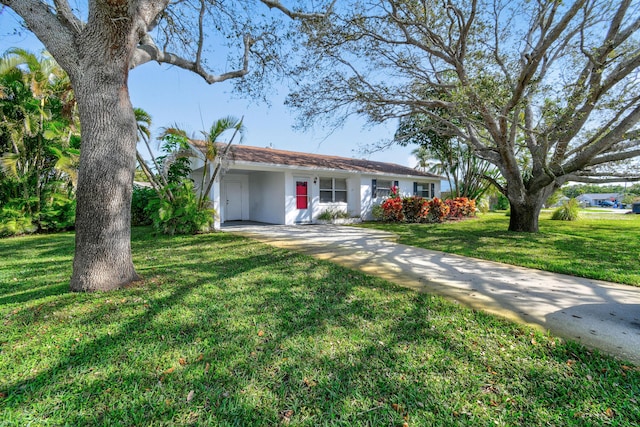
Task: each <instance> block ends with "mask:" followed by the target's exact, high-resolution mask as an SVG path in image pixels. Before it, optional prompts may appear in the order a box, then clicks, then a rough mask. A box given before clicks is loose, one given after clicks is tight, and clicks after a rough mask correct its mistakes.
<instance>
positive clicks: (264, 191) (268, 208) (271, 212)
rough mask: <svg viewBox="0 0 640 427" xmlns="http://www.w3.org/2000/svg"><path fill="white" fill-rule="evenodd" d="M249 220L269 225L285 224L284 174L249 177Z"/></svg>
mask: <svg viewBox="0 0 640 427" xmlns="http://www.w3.org/2000/svg"><path fill="white" fill-rule="evenodd" d="M249 219H251V220H252V221H258V222H267V223H270V224H284V223H285V173H283V172H257V173H252V174H251V175H249Z"/></svg>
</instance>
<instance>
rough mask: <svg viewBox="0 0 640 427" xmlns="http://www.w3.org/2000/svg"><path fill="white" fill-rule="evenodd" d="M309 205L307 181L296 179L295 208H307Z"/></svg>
mask: <svg viewBox="0 0 640 427" xmlns="http://www.w3.org/2000/svg"><path fill="white" fill-rule="evenodd" d="M308 207H309V198H308V188H307V181H296V208H298V209H307V208H308Z"/></svg>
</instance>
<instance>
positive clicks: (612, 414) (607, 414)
mask: <svg viewBox="0 0 640 427" xmlns="http://www.w3.org/2000/svg"><path fill="white" fill-rule="evenodd" d="M604 414H605V415H606V416H607V417H609V418H613V417H614V415H615V413H614V412H613V409H611V408H607V410H606V411H604Z"/></svg>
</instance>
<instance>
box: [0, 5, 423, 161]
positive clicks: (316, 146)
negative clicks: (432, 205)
mask: <svg viewBox="0 0 640 427" xmlns="http://www.w3.org/2000/svg"><path fill="white" fill-rule="evenodd" d="M16 26H17V20H16V18H15V16H14V15H13V13H12V12H10V11H8V10H7V9H4V10H3V11H2V12H1V13H0V29H1V30H0V52H4V51H6V50H7V49H9V48H11V47H22V48H25V49H28V50H31V51H33V52H40V51H41V50H42V45H41V44H40V43H39V42H38V41H37V39H36V38H35V37H34V36H32V35H30V34H28V33H27V32H26V31H24V30H22V33H21V34H19V35H16V34H12V30H11V29H13V28H16ZM129 91H130V95H131V101H132V103H133V105H134V106H135V107H139V108H142V109H144V110H145V111H147V112H148V113H149V114H150V115H151V116H152V118H153V126H152V130H153V132H154V136H157V135H158V134H159V130H160V128H162V127H166V126H173V125H174V124H177V125H179V126H180V127H182V128H183V129H185V130H186V131H187V132H189V133H190V134H191V133H198V132H199V131H201V130H206V129H208V128H209V127H210V126H211V124H212V123H213V122H214V121H215V120H216V119H218V118H221V117H225V116H229V115H230V116H235V117H242V116H244V124H245V127H246V134H245V139H244V144H246V145H254V146H260V147H266V146H272V147H273V148H277V149H282V150H294V151H302V152H308V153H317V154H330V155H338V156H344V157H358V158H369V159H371V160H378V161H384V162H392V163H398V164H401V165H404V166H409V167H414V166H415V164H416V161H415V159H414V158H413V156H411V150H412V148H407V147H398V146H394V147H393V149H390V150H386V151H378V152H375V153H371V154H365V153H363V152H362V150H361V147H366V146H367V145H369V144H374V143H376V142H378V141H380V140H383V139H389V138H390V137H391V136H392V135H393V132H394V130H395V125H396V123H395V122H394V123H389V124H388V125H386V126H375V127H373V128H369V127H366V126H365V123H364V121H362V120H358V119H355V118H354V119H351V120H349V121H348V122H347V123H346V125H345V126H344V127H343V128H342V129H338V130H336V131H334V132H332V133H331V134H328V131H326V130H322V129H317V130H312V131H308V132H299V131H294V130H293V129H292V125H293V123H294V119H295V111H292V110H290V109H288V108H287V107H285V106H284V105H283V101H284V98H285V96H286V93H287V92H286V88H284V87H283V88H277V93H276V90H274V96H273V97H272V99H271V105H270V106H267V105H264V104H262V103H260V102H258V101H253V100H247V99H238V97H237V96H236V95H234V94H232V83H230V82H223V83H217V84H214V85H208V84H207V83H206V82H204V80H202V78H200V77H198V76H196V75H195V74H193V73H190V72H188V71H185V70H181V69H178V68H176V67H168V66H166V65H159V64H157V63H148V64H144V65H142V66H141V67H138V68H136V69H134V70H132V71H131V73H130V76H129Z"/></svg>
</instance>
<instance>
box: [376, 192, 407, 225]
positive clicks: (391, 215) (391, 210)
mask: <svg viewBox="0 0 640 427" xmlns="http://www.w3.org/2000/svg"><path fill="white" fill-rule="evenodd" d="M380 206H382V219H383V220H384V221H392V222H401V221H404V212H403V210H402V199H401V198H400V197H389V198H388V199H387V200H385V201H384V202H382V205H380Z"/></svg>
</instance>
